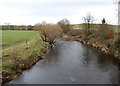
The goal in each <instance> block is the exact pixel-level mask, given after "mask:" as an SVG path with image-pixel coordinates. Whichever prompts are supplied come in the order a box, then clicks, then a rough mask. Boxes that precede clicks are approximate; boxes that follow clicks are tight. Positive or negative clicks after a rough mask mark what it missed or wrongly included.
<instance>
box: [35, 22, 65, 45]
mask: <svg viewBox="0 0 120 86" xmlns="http://www.w3.org/2000/svg"><path fill="white" fill-rule="evenodd" d="M34 30H37V31H39V33H40V37H41V38H42V40H43V41H45V42H49V44H52V43H53V42H54V40H55V39H57V38H59V37H60V36H61V35H62V32H63V30H62V28H61V27H60V26H59V25H58V24H47V23H46V22H42V23H41V24H36V25H35V27H34Z"/></svg>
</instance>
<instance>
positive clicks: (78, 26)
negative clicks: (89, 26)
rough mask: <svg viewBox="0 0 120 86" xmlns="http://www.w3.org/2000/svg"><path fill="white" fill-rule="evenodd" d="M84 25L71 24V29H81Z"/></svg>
mask: <svg viewBox="0 0 120 86" xmlns="http://www.w3.org/2000/svg"><path fill="white" fill-rule="evenodd" d="M83 28H84V25H83V24H73V25H72V29H83Z"/></svg>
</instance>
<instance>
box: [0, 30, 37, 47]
mask: <svg viewBox="0 0 120 86" xmlns="http://www.w3.org/2000/svg"><path fill="white" fill-rule="evenodd" d="M37 33H38V32H37V31H17V30H13V31H12V30H7V31H2V48H3V49H5V48H8V47H11V46H15V45H19V44H21V43H24V42H26V41H30V40H31V39H32V37H33V36H35V35H36V34H37Z"/></svg>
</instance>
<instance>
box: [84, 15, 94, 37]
mask: <svg viewBox="0 0 120 86" xmlns="http://www.w3.org/2000/svg"><path fill="white" fill-rule="evenodd" d="M83 21H84V24H85V29H86V35H87V36H88V35H90V34H91V24H92V23H93V21H94V18H93V16H92V15H91V14H87V15H86V16H85V17H83Z"/></svg>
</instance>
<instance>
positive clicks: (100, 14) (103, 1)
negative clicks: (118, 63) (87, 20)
mask: <svg viewBox="0 0 120 86" xmlns="http://www.w3.org/2000/svg"><path fill="white" fill-rule="evenodd" d="M115 2H116V0H0V11H1V12H0V25H3V24H5V23H11V24H14V25H15V24H17V25H34V24H36V23H40V22H42V21H47V22H48V23H56V22H58V21H59V20H61V19H63V18H67V19H68V20H70V22H71V23H72V24H78V23H82V22H83V20H82V17H83V16H85V15H86V14H87V13H91V15H93V16H94V18H95V21H94V22H95V23H101V20H102V18H106V20H107V22H108V23H109V24H117V4H116V3H115Z"/></svg>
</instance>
